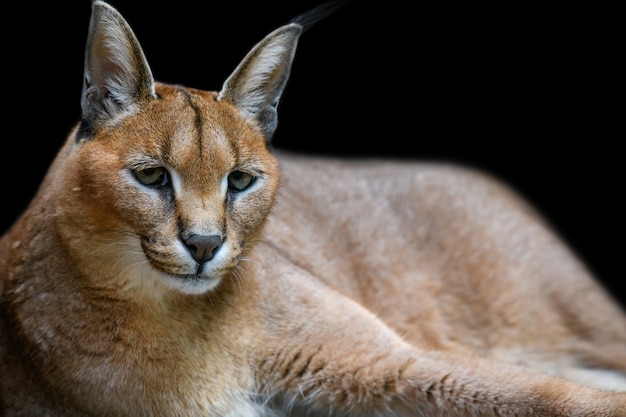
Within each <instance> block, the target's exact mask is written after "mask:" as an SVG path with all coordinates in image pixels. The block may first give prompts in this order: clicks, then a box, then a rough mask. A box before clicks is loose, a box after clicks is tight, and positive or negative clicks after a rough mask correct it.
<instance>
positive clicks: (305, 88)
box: [1, 0, 626, 303]
mask: <svg viewBox="0 0 626 417" xmlns="http://www.w3.org/2000/svg"><path fill="white" fill-rule="evenodd" d="M70 3H71V4H70ZM317 3H318V2H315V1H298V2H284V1H274V0H272V1H269V0H264V1H263V0H262V1H257V2H254V3H253V4H247V3H239V2H232V1H231V2H228V3H227V4H221V3H219V4H218V2H198V1H191V0H178V1H175V2H172V3H163V2H152V1H147V0H141V1H140V0H135V1H132V2H131V1H123V0H117V1H113V0H112V1H111V4H113V5H114V6H115V7H117V8H118V9H119V10H120V11H121V12H122V14H123V15H124V16H125V17H126V18H127V20H128V21H129V23H130V24H131V26H132V27H133V29H134V30H135V32H136V34H137V36H138V38H139V40H140V42H141V43H142V45H143V47H144V51H145V53H146V55H147V57H148V60H149V62H150V65H151V67H152V70H153V73H154V75H155V78H157V79H158V80H160V81H164V82H169V83H178V84H183V85H187V86H192V87H197V88H202V89H207V90H218V89H219V88H220V87H221V84H222V82H223V81H224V79H225V78H226V77H227V76H228V74H230V72H231V71H232V70H233V69H234V68H235V66H236V64H237V63H238V62H239V60H240V59H241V58H242V57H243V56H244V55H245V53H246V52H247V51H248V50H249V49H250V48H251V47H252V46H253V45H254V44H255V43H256V42H257V41H259V40H260V39H261V38H262V37H263V36H265V35H266V34H267V33H269V32H270V31H271V30H273V29H275V28H276V27H278V26H280V25H282V24H284V23H287V22H288V21H289V19H291V18H292V17H294V16H296V15H298V14H299V13H301V12H304V11H305V10H307V9H309V8H310V7H312V6H314V5H315V4H317ZM580 4H581V5H580V6H576V5H574V4H567V5H553V6H547V5H546V4H532V3H514V2H513V3H506V4H504V3H494V4H482V5H481V4H470V3H467V2H464V3H462V4H454V3H449V2H439V3H432V2H417V3H414V2H393V1H386V2H369V1H364V0H361V1H358V0H356V1H353V2H352V3H350V4H348V5H347V6H345V7H344V8H342V9H341V10H339V11H338V12H337V13H335V14H334V15H332V16H331V17H329V18H327V19H326V20H324V21H321V22H319V23H318V24H317V25H316V26H314V27H313V28H312V29H311V30H310V31H308V32H306V33H305V34H304V35H303V36H302V38H301V40H300V44H299V47H298V53H297V55H296V59H295V62H294V67H293V71H292V76H291V79H290V82H289V85H288V86H287V89H286V91H285V93H284V95H283V98H282V100H281V104H280V106H279V128H278V130H277V132H276V135H275V145H276V146H277V147H280V148H284V149H291V150H298V151H302V152H306V153H311V154H313V153H317V154H328V155H338V156H345V157H354V156H376V157H382V156H385V157H394V158H408V159H415V160H441V161H452V162H457V163H462V164H465V165H470V166H474V167H477V168H480V169H483V170H485V171H488V172H491V173H492V174H494V175H496V176H498V177H500V178H501V179H503V180H504V181H506V182H508V183H509V184H511V185H512V186H513V187H515V188H516V189H517V190H518V191H519V192H521V193H522V194H523V195H524V196H525V197H526V198H528V199H529V200H530V201H531V202H532V203H533V204H534V205H535V206H537V207H538V208H539V210H540V211H542V212H543V213H544V215H545V217H546V218H547V219H548V220H549V221H550V222H551V223H552V224H553V226H554V228H555V229H556V230H557V232H559V233H560V234H561V236H563V237H564V238H565V239H566V240H567V241H568V242H569V243H570V244H571V246H572V248H573V249H574V250H575V251H576V253H578V254H579V255H580V256H581V257H582V259H583V261H584V262H585V263H586V264H587V265H588V266H589V267H590V268H591V270H592V271H594V272H595V273H597V274H598V276H599V277H600V279H601V280H602V282H604V283H605V285H606V286H607V288H608V289H609V290H611V291H612V292H613V293H614V294H615V295H616V296H617V297H618V299H619V300H621V301H622V302H624V303H626V293H625V290H624V289H620V288H619V281H620V280H621V278H622V275H623V273H622V262H623V259H622V256H623V255H622V251H623V248H624V232H625V230H624V221H623V213H624V205H623V203H622V200H621V197H622V194H623V189H624V188H623V185H622V178H623V176H622V173H621V161H622V150H621V147H620V145H619V142H620V140H621V139H623V137H624V132H623V128H622V126H618V127H619V128H618V129H617V130H615V127H617V123H616V121H617V120H618V119H617V118H618V116H619V118H620V120H623V112H621V111H620V112H618V111H617V108H618V107H617V106H618V104H617V103H614V102H613V101H612V100H611V99H612V98H613V99H616V100H618V103H622V104H623V97H622V96H618V95H617V94H616V92H617V89H616V84H617V80H618V77H617V75H616V73H615V70H616V67H617V62H618V61H617V59H618V58H619V57H620V56H622V55H623V51H622V50H618V51H613V50H612V49H611V44H612V43H611V42H612V41H611V39H614V38H615V37H616V36H617V27H616V26H615V25H612V24H611V20H612V19H610V17H611V15H612V14H613V13H615V11H611V10H590V9H588V8H587V7H588V6H587V5H584V4H583V3H580ZM577 7H580V8H577ZM3 15H4V21H5V22H4V25H2V29H1V30H2V39H3V47H4V48H3V51H2V55H3V56H2V68H3V73H2V74H3V75H2V79H3V86H2V87H3V88H2V94H3V104H4V111H3V114H4V117H3V120H4V132H5V133H4V134H3V135H2V140H3V142H4V143H3V144H4V146H3V149H4V150H3V151H2V152H3V153H2V156H3V160H4V181H3V185H4V186H3V192H2V208H3V211H2V219H3V224H2V230H6V228H8V227H9V225H10V224H11V223H12V222H13V221H14V220H15V218H16V217H17V216H18V214H19V213H20V212H21V211H22V210H23V209H24V208H25V206H26V204H27V203H28V201H29V200H30V198H31V197H32V196H33V194H34V193H35V191H36V188H37V186H38V184H39V182H40V181H41V179H42V177H43V175H44V173H45V171H46V169H47V168H48V165H49V164H50V162H51V161H52V158H53V157H54V155H55V153H56V151H57V149H58V148H59V147H60V146H61V144H62V142H63V141H64V139H65V137H66V135H67V134H68V132H69V130H70V128H71V127H72V125H73V124H74V123H75V122H76V121H77V120H78V118H79V100H80V90H81V85H82V70H83V68H82V66H83V50H84V45H85V39H86V34H87V27H88V22H89V15H90V1H89V0H82V1H72V2H52V3H46V2H42V3H41V4H40V3H34V2H20V3H16V4H14V5H12V7H11V8H10V9H5V12H4V13H3ZM620 79H621V75H620Z"/></svg>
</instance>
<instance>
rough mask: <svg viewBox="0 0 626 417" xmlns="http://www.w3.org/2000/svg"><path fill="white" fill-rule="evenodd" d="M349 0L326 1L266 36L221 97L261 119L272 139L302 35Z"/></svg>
mask: <svg viewBox="0 0 626 417" xmlns="http://www.w3.org/2000/svg"><path fill="white" fill-rule="evenodd" d="M347 2H348V1H345V0H344V1H329V2H326V3H323V4H321V5H320V6H318V7H316V8H314V9H313V10H310V11H308V12H306V13H304V14H302V15H300V16H298V17H297V18H295V19H293V20H292V21H291V22H290V23H289V24H287V25H285V26H282V27H280V28H278V29H276V30H274V31H273V32H271V33H270V34H269V35H267V36H266V37H265V38H263V40H261V41H260V42H259V43H257V44H256V45H255V46H254V48H252V50H251V51H250V52H248V54H247V55H246V56H245V57H244V59H243V60H242V61H241V62H240V63H239V65H238V66H237V68H235V71H234V72H233V73H232V74H231V75H230V76H229V77H228V78H227V79H226V81H225V82H224V85H223V86H222V90H221V91H220V93H219V96H218V100H230V101H232V102H233V103H234V104H235V105H237V106H238V107H239V108H240V109H241V111H243V112H244V113H245V114H246V115H248V116H250V117H252V118H253V119H255V120H257V121H258V123H259V125H260V126H261V129H262V130H263V132H264V134H265V136H266V138H267V140H268V141H269V140H270V139H271V137H272V135H273V134H274V131H275V130H276V125H277V122H278V113H277V107H278V102H279V100H280V96H281V94H282V93H283V90H284V89H285V86H286V84H287V80H288V79H289V74H290V71H291V64H292V62H293V58H294V56H295V54H296V47H297V45H298V39H299V38H300V35H301V34H302V33H303V32H304V31H306V30H307V29H308V28H310V27H311V26H313V24H314V23H316V22H317V21H319V20H321V19H322V18H324V17H326V16H328V15H329V14H331V13H332V12H334V11H335V10H336V9H338V8H339V7H340V6H342V5H344V4H346V3H347Z"/></svg>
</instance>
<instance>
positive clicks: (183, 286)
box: [157, 273, 222, 294]
mask: <svg viewBox="0 0 626 417" xmlns="http://www.w3.org/2000/svg"><path fill="white" fill-rule="evenodd" d="M157 275H158V279H159V280H160V281H162V282H163V283H164V284H165V285H166V286H167V287H169V288H171V289H173V290H177V291H180V292H182V293H183V294H204V293H206V292H209V291H211V290H213V289H214V288H215V287H217V286H218V285H219V283H220V282H221V281H222V278H221V277H219V276H206V275H202V274H193V275H168V274H163V273H157Z"/></svg>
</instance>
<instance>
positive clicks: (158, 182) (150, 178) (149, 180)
mask: <svg viewBox="0 0 626 417" xmlns="http://www.w3.org/2000/svg"><path fill="white" fill-rule="evenodd" d="M133 173H134V174H135V178H137V181H139V182H140V183H142V184H143V185H146V186H148V187H164V186H166V185H167V184H168V183H169V176H168V174H167V170H166V169H165V168H163V167H153V168H143V169H137V170H135V171H133Z"/></svg>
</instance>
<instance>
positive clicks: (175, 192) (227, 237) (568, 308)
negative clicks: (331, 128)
mask: <svg viewBox="0 0 626 417" xmlns="http://www.w3.org/2000/svg"><path fill="white" fill-rule="evenodd" d="M331 11H332V7H331V8H329V9H324V8H322V9H319V10H317V11H316V12H314V13H311V14H305V15H303V16H301V17H300V18H298V19H296V20H294V21H293V22H291V23H289V24H287V25H285V26H283V27H281V28H278V29H277V30H275V31H274V32H272V33H270V34H269V35H268V36H267V37H266V38H265V39H263V40H262V41H261V42H259V43H258V44H257V45H256V46H255V47H254V48H253V49H252V50H251V52H250V53H249V54H248V55H247V56H246V57H245V58H244V59H243V60H242V62H241V64H240V65H239V66H238V67H237V68H236V69H235V71H234V72H233V74H231V76H230V77H228V78H227V80H226V82H225V83H224V86H223V88H222V89H221V90H220V91H219V92H205V91H200V90H196V89H192V88H185V87H182V86H174V85H167V84H163V83H157V82H155V81H154V80H153V77H152V72H151V70H150V68H149V65H148V63H147V61H146V60H145V57H144V54H143V52H142V51H141V47H140V46H139V43H138V41H137V39H136V38H135V36H134V34H133V32H132V30H131V29H130V27H129V26H128V24H127V23H126V22H125V20H124V19H123V18H122V16H121V15H120V14H119V13H118V12H117V11H116V10H115V9H113V8H112V7H111V6H109V5H107V4H106V3H103V2H102V1H95V2H94V3H93V13H92V20H91V24H90V28H89V36H88V41H87V48H86V56H85V58H86V59H85V84H84V88H83V97H82V102H81V104H82V117H81V121H80V123H79V124H78V125H77V126H76V128H75V129H74V130H73V131H72V132H71V134H70V135H69V136H68V138H67V141H66V143H65V145H64V146H63V148H62V149H61V150H60V152H59V154H58V156H57V158H56V160H55V161H54V163H53V165H52V166H51V168H50V170H49V172H48V174H47V175H46V177H45V179H44V180H43V182H42V185H41V187H40V189H39V191H38V193H37V195H36V196H35V198H34V199H33V201H32V203H31V204H30V206H29V207H28V208H27V210H26V211H25V212H24V214H23V215H22V216H21V218H20V219H19V220H18V221H17V222H16V223H15V224H14V225H13V227H12V228H11V229H10V230H9V231H8V232H7V233H6V234H5V235H4V236H3V237H2V240H0V312H1V316H0V317H1V320H0V407H1V411H2V412H1V413H0V414H2V415H3V416H6V417H17V416H51V417H52V416H54V417H79V416H81V417H83V416H127V417H131V416H132V417H137V416H163V417H166V416H167V417H171V416H185V417H200V416H202V417H208V416H216V417H217V416H220V417H221V416H229V417H262V416H266V417H269V416H337V417H339V416H342V417H344V416H359V417H375V416H389V417H393V416H459V417H460V416H469V417H471V416H570V417H571V416H594V417H596V416H604V417H620V416H626V316H625V314H624V311H623V310H622V308H621V306H620V305H619V304H618V303H616V302H615V300H613V299H612V298H611V295H610V294H608V293H606V292H605V291H604V289H603V288H602V287H601V286H600V285H599V284H598V283H597V282H596V281H595V279H594V277H593V276H592V275H591V274H590V272H589V271H588V270H587V268H586V267H585V265H583V264H582V263H581V262H580V261H579V260H578V259H577V258H576V257H575V256H574V254H573V253H572V251H571V250H570V249H569V248H568V247H567V245H566V244H565V243H564V242H563V241H562V240H561V239H560V238H559V237H558V236H557V235H555V233H553V231H552V230H551V228H550V226H549V225H547V224H546V223H545V222H544V220H543V219H542V217H541V215H540V214H538V213H536V212H535V210H534V209H533V208H532V207H530V206H529V205H528V204H527V203H526V202H524V201H523V200H522V199H520V197H519V196H518V195H517V194H516V193H515V192H514V191H513V190H511V189H510V188H509V187H507V186H506V185H504V184H502V183H500V182H499V181H498V180H496V179H494V178H492V177H490V176H488V175H485V174H484V173H482V172H478V171H476V170H472V169H469V168H464V167H459V166H454V165H446V164H440V163H437V164H435V163H433V164H425V163H419V164H418V163H411V162H406V161H403V162H400V161H392V160H369V161H357V160H350V161H348V160H340V159H330V158H313V157H306V156H298V155H293V154H288V153H283V152H280V151H277V150H272V147H271V136H272V133H273V131H274V129H275V128H276V122H277V118H276V105H277V103H278V101H279V99H280V96H281V94H282V92H283V89H284V88H285V85H286V82H287V79H288V76H289V72H290V68H291V62H292V60H293V58H294V55H295V49H296V45H297V40H298V38H299V36H300V34H301V33H302V32H303V31H304V30H306V29H307V28H308V26H309V25H310V24H312V23H313V22H314V21H316V20H317V19H319V18H321V17H323V16H324V15H325V14H327V13H330V12H331ZM162 174H164V175H165V176H162ZM253 177H254V178H256V180H254V181H249V180H250V179H251V178H253ZM199 238H200V239H199ZM198 239H199V240H198ZM198 242H199V243H198ZM214 242H218V243H214ZM213 251H214V253H213ZM209 253H211V254H210V255H209Z"/></svg>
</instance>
